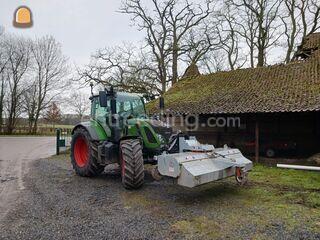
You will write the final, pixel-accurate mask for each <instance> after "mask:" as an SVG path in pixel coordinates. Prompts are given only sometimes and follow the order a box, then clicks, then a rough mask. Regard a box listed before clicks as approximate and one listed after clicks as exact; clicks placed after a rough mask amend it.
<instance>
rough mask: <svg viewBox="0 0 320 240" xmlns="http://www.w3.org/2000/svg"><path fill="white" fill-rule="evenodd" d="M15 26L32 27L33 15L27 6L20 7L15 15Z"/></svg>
mask: <svg viewBox="0 0 320 240" xmlns="http://www.w3.org/2000/svg"><path fill="white" fill-rule="evenodd" d="M13 25H14V26H15V27H18V28H29V27H32V25H33V21H32V13H31V10H30V9H29V8H28V7H26V6H21V7H18V8H17V10H16V11H15V13H14V19H13Z"/></svg>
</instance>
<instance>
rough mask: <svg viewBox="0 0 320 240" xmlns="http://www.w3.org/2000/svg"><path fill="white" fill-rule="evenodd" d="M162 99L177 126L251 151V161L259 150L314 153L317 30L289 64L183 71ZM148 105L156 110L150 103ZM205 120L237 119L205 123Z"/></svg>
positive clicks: (318, 99)
mask: <svg viewBox="0 0 320 240" xmlns="http://www.w3.org/2000/svg"><path fill="white" fill-rule="evenodd" d="M193 72H196V71H193ZM164 99H165V107H166V113H167V115H168V116H170V117H171V119H174V120H173V121H172V122H173V123H174V125H175V126H176V127H177V128H179V129H181V130H183V131H188V132H191V133H192V134H193V135H196V136H198V138H200V139H201V140H202V141H204V142H208V143H213V144H215V145H216V146H222V145H224V144H225V143H227V144H229V145H232V146H235V147H239V148H240V149H241V150H242V151H244V152H247V153H248V154H249V153H252V152H253V153H255V155H256V160H258V159H259V155H260V154H264V155H267V156H270V157H273V156H275V155H277V154H293V155H295V156H298V155H299V156H300V155H308V154H313V153H315V152H319V150H320V33H314V34H311V35H309V36H308V37H307V38H305V40H304V43H303V44H302V45H301V46H300V47H299V48H298V51H297V53H296V55H295V58H294V60H293V61H292V62H290V63H289V64H280V65H273V66H267V67H259V68H250V69H238V70H234V71H228V72H217V73H213V74H209V75H198V74H195V75H193V76H187V77H185V78H184V79H182V80H181V81H179V82H178V83H177V84H176V85H175V86H174V87H172V88H171V89H170V90H169V91H168V92H167V93H165V94H164ZM148 108H149V110H150V112H155V111H158V110H159V109H158V104H157V103H156V102H151V103H150V104H149V106H148ZM177 116H179V117H177ZM181 116H183V117H181ZM189 116H197V117H189ZM210 119H211V120H212V119H216V120H217V119H218V120H219V121H220V123H223V119H227V120H229V119H233V120H236V122H239V124H238V125H233V126H230V125H228V124H227V125H226V124H220V125H219V124H216V125H218V126H216V125H214V126H209V125H210V124H208V120H210ZM227 120H225V122H228V121H227ZM181 122H184V123H186V122H188V123H190V122H191V123H195V122H196V123H197V124H196V125H197V127H194V125H192V124H191V125H192V127H191V128H190V126H189V127H188V126H186V124H181ZM189 125H190V124H189Z"/></svg>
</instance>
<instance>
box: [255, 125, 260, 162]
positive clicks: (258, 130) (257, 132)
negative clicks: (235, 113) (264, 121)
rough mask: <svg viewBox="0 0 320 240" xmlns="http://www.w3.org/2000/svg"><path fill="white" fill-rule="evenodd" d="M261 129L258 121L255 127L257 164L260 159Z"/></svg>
mask: <svg viewBox="0 0 320 240" xmlns="http://www.w3.org/2000/svg"><path fill="white" fill-rule="evenodd" d="M259 138H260V129H259V121H258V119H256V127H255V156H256V157H255V160H256V163H258V162H259V158H260V140H259Z"/></svg>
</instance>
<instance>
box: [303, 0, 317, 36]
mask: <svg viewBox="0 0 320 240" xmlns="http://www.w3.org/2000/svg"><path fill="white" fill-rule="evenodd" d="M297 8H298V10H299V12H300V14H301V22H302V39H304V38H305V37H306V36H307V35H309V34H311V33H314V32H316V31H317V30H319V29H320V23H319V21H320V3H319V1H318V0H299V1H298V2H297Z"/></svg>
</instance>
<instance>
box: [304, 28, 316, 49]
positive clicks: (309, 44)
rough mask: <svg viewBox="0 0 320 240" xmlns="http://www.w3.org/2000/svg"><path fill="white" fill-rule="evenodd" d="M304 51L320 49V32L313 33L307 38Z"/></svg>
mask: <svg viewBox="0 0 320 240" xmlns="http://www.w3.org/2000/svg"><path fill="white" fill-rule="evenodd" d="M301 48H302V49H305V50H308V49H318V48H320V32H317V33H312V34H310V35H309V36H307V37H306V38H305V39H304V41H303V44H302V46H301Z"/></svg>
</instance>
